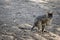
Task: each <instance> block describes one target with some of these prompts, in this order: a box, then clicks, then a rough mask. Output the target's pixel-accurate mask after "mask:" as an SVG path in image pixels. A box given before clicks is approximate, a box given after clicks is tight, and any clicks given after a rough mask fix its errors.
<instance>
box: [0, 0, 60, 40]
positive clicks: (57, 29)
mask: <svg viewBox="0 0 60 40" xmlns="http://www.w3.org/2000/svg"><path fill="white" fill-rule="evenodd" d="M49 10H52V11H54V16H53V23H52V26H49V27H46V30H47V31H49V32H48V33H43V34H42V33H41V32H37V31H36V30H33V31H31V27H32V26H33V22H34V19H35V18H36V17H37V16H39V15H44V14H46V12H47V11H49ZM59 11H60V1H39V0H38V1H36V0H33V1H32V0H0V40H60V12H59Z"/></svg>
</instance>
